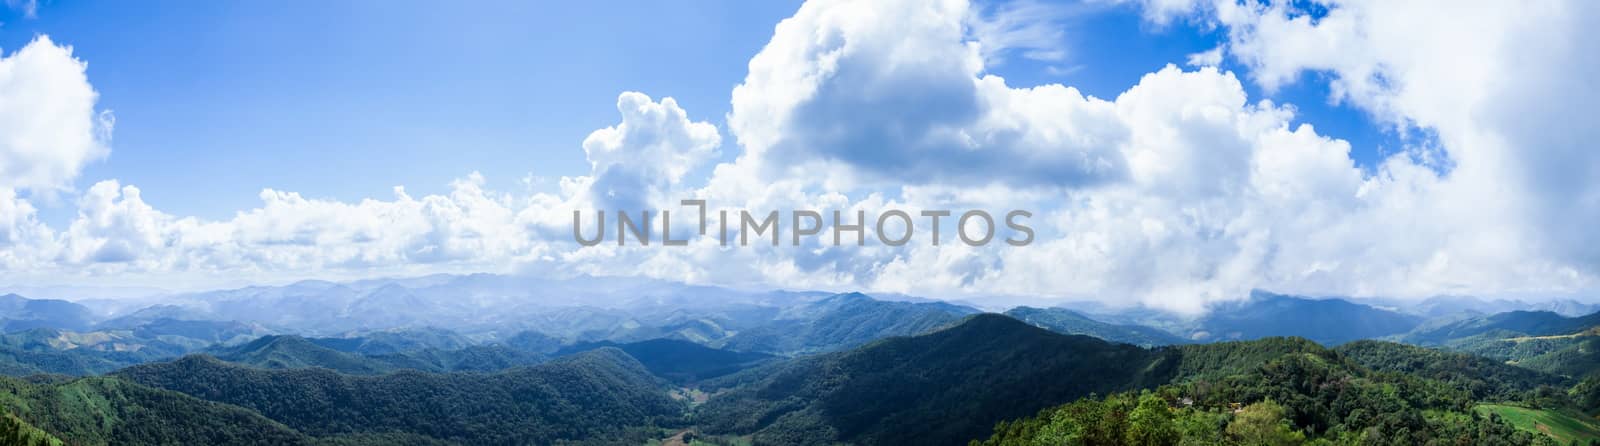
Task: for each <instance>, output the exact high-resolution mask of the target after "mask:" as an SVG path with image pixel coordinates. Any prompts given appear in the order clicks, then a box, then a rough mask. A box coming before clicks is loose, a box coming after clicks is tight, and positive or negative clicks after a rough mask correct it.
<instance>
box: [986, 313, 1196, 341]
mask: <svg viewBox="0 0 1600 446" xmlns="http://www.w3.org/2000/svg"><path fill="white" fill-rule="evenodd" d="M1005 315H1006V316H1011V317H1013V318H1016V319H1017V320H1020V321H1023V322H1027V323H1029V324H1032V325H1034V326H1037V327H1039V328H1043V329H1046V330H1050V331H1053V332H1056V333H1061V334H1076V335H1084V336H1093V337H1096V338H1100V339H1104V340H1107V341H1110V342H1121V343H1124V344H1133V345H1137V346H1140V347H1153V346H1157V345H1175V344H1185V343H1188V342H1189V341H1188V340H1186V339H1183V338H1180V337H1178V336H1177V335H1174V334H1172V333H1167V332H1165V331H1161V330H1158V329H1155V328H1150V327H1144V326H1139V325H1119V324H1108V323H1105V322H1100V321H1097V320H1094V319H1091V318H1089V317H1088V316H1084V315H1082V314H1079V313H1078V312H1075V311H1072V310H1068V309H1065V308H1033V307H1016V308H1012V309H1010V310H1007V311H1006V312H1005Z"/></svg>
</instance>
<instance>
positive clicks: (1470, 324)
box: [1400, 311, 1600, 345]
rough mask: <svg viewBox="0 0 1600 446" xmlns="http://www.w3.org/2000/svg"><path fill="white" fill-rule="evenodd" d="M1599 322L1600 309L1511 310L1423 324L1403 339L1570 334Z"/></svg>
mask: <svg viewBox="0 0 1600 446" xmlns="http://www.w3.org/2000/svg"><path fill="white" fill-rule="evenodd" d="M1597 325H1600V313H1595V314H1590V315H1587V316H1580V317H1566V316H1562V315H1560V314H1557V313H1554V312H1550V311H1509V312H1505V313H1497V314H1492V315H1488V316H1480V317H1474V318H1468V319H1464V320H1459V321H1453V322H1450V323H1447V324H1442V325H1439V326H1430V327H1419V328H1418V329H1417V330H1415V331H1412V332H1410V333H1406V334H1405V335H1404V336H1402V337H1401V338H1400V339H1401V340H1402V341H1404V342H1406V343H1409V344H1418V345H1446V344H1449V343H1451V342H1453V341H1458V340H1461V339H1465V338H1470V337H1473V336H1480V335H1493V336H1492V337H1493V338H1508V337H1516V336H1553V335H1569V334H1573V333H1577V332H1580V331H1584V330H1587V329H1589V328H1590V327H1594V326H1597Z"/></svg>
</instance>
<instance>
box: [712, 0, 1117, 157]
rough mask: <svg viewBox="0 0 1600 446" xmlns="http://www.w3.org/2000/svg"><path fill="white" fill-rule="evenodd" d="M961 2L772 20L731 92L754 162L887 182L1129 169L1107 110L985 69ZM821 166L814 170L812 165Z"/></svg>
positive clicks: (738, 132) (737, 126) (731, 120)
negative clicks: (1011, 84) (1113, 142)
mask: <svg viewBox="0 0 1600 446" xmlns="http://www.w3.org/2000/svg"><path fill="white" fill-rule="evenodd" d="M969 13H970V12H969V10H968V5H967V4H966V3H965V2H960V1H937V2H920V1H907V2H895V1H883V2H835V1H813V2H808V3H806V4H804V5H802V6H801V7H800V10H799V11H798V12H796V13H795V16H794V17H791V18H789V19H785V20H784V21H783V22H782V23H779V24H778V26H777V29H776V32H775V33H774V35H773V37H772V40H771V41H770V42H768V43H767V46H766V47H765V48H763V49H762V50H761V52H760V53H758V54H757V55H756V56H755V57H754V58H752V59H751V61H750V73H749V75H748V76H747V77H746V78H745V81H744V82H743V83H741V84H740V85H739V86H737V87H735V88H734V90H733V111H732V113H731V114H730V115H729V117H728V124H729V127H730V129H731V130H732V132H733V134H734V136H735V137H736V138H737V139H738V141H739V144H740V145H742V146H743V149H744V154H743V156H744V157H746V158H747V164H746V165H748V166H750V167H751V168H760V169H764V170H767V171H774V172H782V171H788V172H789V173H790V174H792V173H793V172H794V171H795V170H801V169H816V168H830V169H843V170H848V171H851V172H853V173H856V174H859V175H861V176H862V178H861V179H862V180H864V181H872V180H878V181H881V182H888V183H892V184H926V183H935V182H962V183H968V184H981V183H986V182H991V181H1000V182H1007V183H1016V184H1038V183H1055V182H1063V181H1071V182H1076V183H1080V184H1089V183H1095V182H1101V181H1107V180H1111V179H1115V178H1117V177H1118V176H1120V175H1122V174H1123V169H1124V167H1125V166H1124V164H1123V159H1122V158H1121V157H1120V156H1119V155H1120V154H1119V153H1117V152H1116V151H1114V150H1112V149H1111V148H1110V145H1109V144H1107V143H1106V140H1107V139H1112V138H1117V137H1119V136H1120V135H1121V134H1122V133H1124V130H1123V129H1120V128H1116V127H1115V126H1109V125H1105V124H1108V123H1114V121H1112V120H1111V119H1109V118H1108V116H1109V110H1110V107H1109V105H1108V104H1106V103H1105V102H1104V101H1096V100H1089V99H1086V98H1084V97H1083V95H1082V94H1081V93H1079V92H1078V91H1077V90H1076V89H1073V88H1067V87H1061V86H1048V87H1041V88H1039V89H1034V90H1016V89H1011V88H1008V87H1007V86H1006V85H1005V81H1004V80H1003V79H1001V78H999V77H996V76H989V75H985V74H984V73H983V70H984V60H983V57H982V55H981V52H982V42H979V41H972V40H968V39H967V38H966V36H967V35H968V32H967V30H966V28H964V27H963V24H964V23H966V22H965V20H964V19H965V18H967V17H968V15H969ZM819 166H820V167H819Z"/></svg>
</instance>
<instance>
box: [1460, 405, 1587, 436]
mask: <svg viewBox="0 0 1600 446" xmlns="http://www.w3.org/2000/svg"><path fill="white" fill-rule="evenodd" d="M1476 409H1477V411H1478V413H1480V414H1483V415H1485V416H1487V415H1489V414H1494V415H1496V416H1498V417H1500V419H1502V420H1505V421H1506V422H1508V423H1511V425H1512V426H1516V427H1517V429H1521V430H1524V431H1527V432H1530V433H1534V434H1538V435H1548V436H1550V438H1553V439H1555V440H1556V441H1558V442H1560V443H1561V444H1589V443H1590V442H1592V441H1600V425H1597V424H1596V423H1595V421H1594V420H1593V419H1590V418H1588V417H1585V416H1582V415H1573V414H1568V413H1566V412H1563V411H1561V410H1554V409H1529V408H1526V407H1518V406H1511V405H1504V404H1480V405H1478V406H1477V407H1476Z"/></svg>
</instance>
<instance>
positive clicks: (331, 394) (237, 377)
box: [115, 348, 685, 444]
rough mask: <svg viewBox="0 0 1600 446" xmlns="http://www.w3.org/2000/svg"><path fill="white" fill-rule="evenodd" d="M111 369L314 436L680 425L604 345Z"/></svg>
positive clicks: (497, 439) (543, 438)
mask: <svg viewBox="0 0 1600 446" xmlns="http://www.w3.org/2000/svg"><path fill="white" fill-rule="evenodd" d="M115 376H116V377H118V378H121V379H125V380H128V381H130V382H134V383H139V384H143V385H148V386H151V387H156V388H161V389H168V390H173V391H178V392H182V393H184V394H187V395H193V396H195V397H198V398H201V399H206V400H211V401H217V402H221V403H227V404H231V405H236V406H239V407H243V408H247V409H250V410H253V411H255V412H258V413H260V414H262V415H264V416H266V417H267V418H270V419H272V420H275V421H277V422H281V423H283V424H284V425H287V426H289V427H291V428H293V429H295V430H297V431H299V432H302V433H305V434H307V435H311V436H315V437H328V436H341V435H354V434H411V435H417V436H423V437H428V438H433V439H441V440H448V441H454V442H461V443H467V444H511V443H536V444H547V443H551V442H554V441H556V440H570V439H583V438H591V437H597V436H605V435H611V434H617V433H620V432H621V431H622V430H623V427H626V426H642V425H652V424H656V423H660V424H674V423H679V422H680V420H681V419H682V417H683V414H684V410H685V407H684V405H683V404H682V403H681V402H678V401H674V400H672V399H671V398H669V397H668V396H667V394H666V392H665V391H664V388H663V386H662V383H661V382H659V381H657V378H655V377H653V376H651V375H650V374H649V373H648V372H647V371H646V370H645V369H644V367H643V366H642V365H640V364H639V363H638V361H635V360H633V359H632V358H630V357H628V356H627V355H626V354H625V353H622V352H621V351H619V350H616V349H610V348H606V349H599V350H594V351H590V352H585V353H582V354H577V355H572V356H568V357H564V358H561V359H558V360H554V361H551V362H548V363H545V364H541V365H537V366H533V367H526V368H514V369H510V370H506V371H503V372H498V373H492V374H481V373H447V374H439V373H426V372H417V371H400V372H395V373H391V374H386V375H381V376H370V377H363V376H350V375H344V374H339V373H337V372H334V371H331V370H327V369H321V368H312V369H295V370H262V369H257V368H250V367H242V366H238V365H231V364H227V363H223V362H220V361H217V360H215V359H212V358H209V357H204V356H191V357H186V358H183V359H180V360H178V361H174V362H170V363H160V364H149V365H141V366H136V367H131V368H128V369H126V370H123V371H120V372H117V373H116V374H115Z"/></svg>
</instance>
